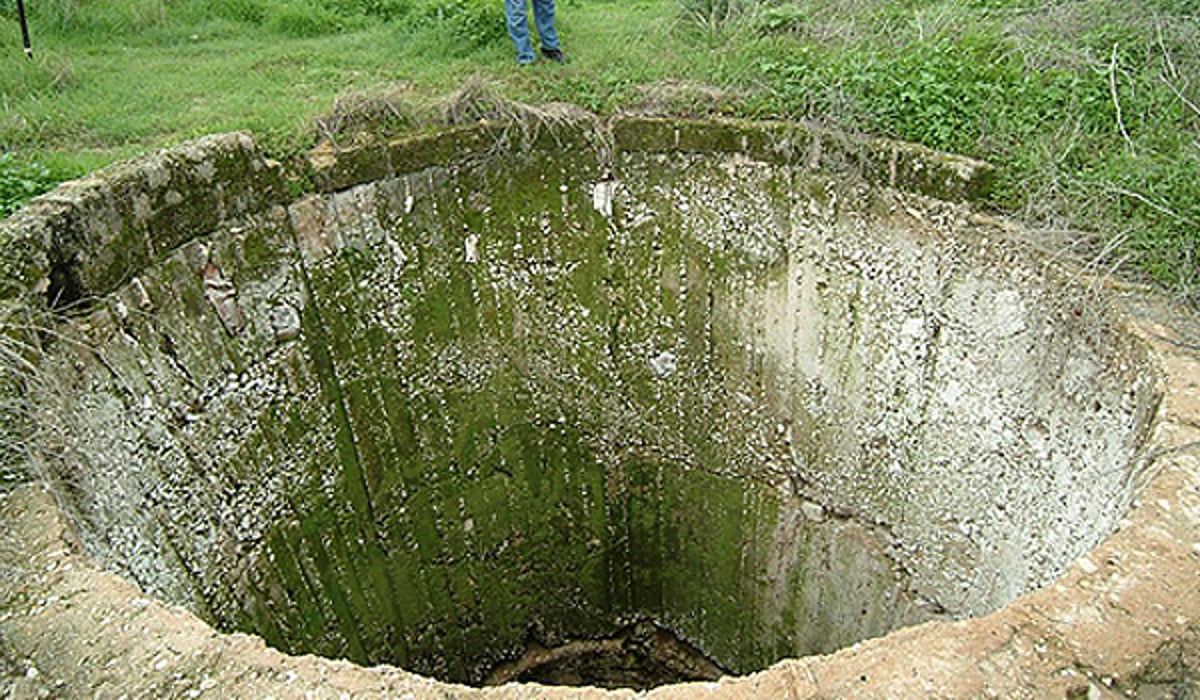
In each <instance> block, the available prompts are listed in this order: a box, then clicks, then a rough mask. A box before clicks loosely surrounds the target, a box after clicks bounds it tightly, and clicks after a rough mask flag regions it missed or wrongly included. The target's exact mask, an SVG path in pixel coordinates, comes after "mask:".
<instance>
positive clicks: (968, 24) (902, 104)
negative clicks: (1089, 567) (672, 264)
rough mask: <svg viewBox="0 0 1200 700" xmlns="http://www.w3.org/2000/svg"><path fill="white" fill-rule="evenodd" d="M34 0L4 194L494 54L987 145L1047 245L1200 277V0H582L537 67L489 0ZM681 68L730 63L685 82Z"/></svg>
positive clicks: (337, 116) (408, 115) (1146, 272)
mask: <svg viewBox="0 0 1200 700" xmlns="http://www.w3.org/2000/svg"><path fill="white" fill-rule="evenodd" d="M29 9H30V13H31V15H30V25H31V29H32V32H33V37H34V50H35V58H34V60H32V61H26V60H24V57H23V56H22V55H21V53H20V39H19V29H18V26H17V22H16V17H15V14H16V13H15V9H14V8H10V7H7V6H5V7H4V8H0V46H3V47H5V48H4V49H3V51H4V55H3V60H4V62H5V67H6V70H5V71H4V72H3V74H0V96H2V97H3V103H2V104H3V108H2V110H0V150H2V151H3V152H4V153H5V154H6V156H5V160H0V183H8V184H0V194H3V196H4V197H5V200H4V202H3V204H4V205H5V206H6V209H5V213H7V212H8V211H9V210H11V208H12V207H13V206H14V205H15V203H16V202H18V201H22V200H23V199H24V198H26V197H28V196H31V195H32V194H35V193H36V192H38V191H42V190H44V189H45V188H46V187H48V186H49V185H50V184H52V182H53V181H55V180H56V179H62V178H64V177H69V176H74V175H79V174H82V173H84V172H87V171H89V170H92V169H95V168H96V167H99V166H101V165H104V164H106V163H108V162H111V161H113V160H118V159H121V158H125V157H128V156H131V155H135V154H137V153H141V152H144V151H146V150H150V149H153V148H158V147H162V146H165V145H170V144H172V143H177V142H179V141H182V140H186V139H188V138H192V137H195V136H198V135H200V134H204V133H211V132H216V131H229V130H235V129H250V130H252V131H253V132H254V133H255V134H256V136H257V137H258V138H259V139H260V140H261V141H263V142H264V143H265V144H267V146H268V147H269V148H270V149H272V150H273V151H275V152H277V153H279V154H280V155H287V154H290V153H295V152H297V151H299V150H302V149H304V148H306V147H308V146H310V145H311V144H313V143H315V142H316V141H317V140H318V139H321V138H326V139H329V138H330V137H336V136H337V135H338V134H341V133H342V132H343V130H347V129H348V130H350V131H354V130H362V129H377V128H386V129H389V130H393V129H400V130H403V129H412V128H423V127H424V126H428V125H429V124H430V123H432V122H430V121H428V120H427V119H426V117H425V116H423V115H421V114H418V113H413V112H411V111H408V112H406V111H404V110H405V109H408V107H405V106H404V105H413V104H430V103H432V101H433V99H434V96H437V95H445V94H450V93H453V92H455V90H457V89H458V88H459V87H460V86H461V85H462V84H463V83H464V82H465V81H467V80H468V78H471V77H473V76H479V77H481V79H482V80H483V81H484V82H486V83H488V84H490V85H493V86H495V90H496V92H497V93H498V94H499V95H502V96H503V97H504V98H506V99H509V100H515V101H520V102H526V103H532V104H539V103H544V102H553V101H560V102H570V103H574V104H578V105H581V106H583V107H584V108H586V109H589V110H591V111H593V112H596V113H597V114H600V115H601V116H604V115H606V114H610V113H612V112H615V111H619V110H624V109H632V108H639V107H640V106H642V105H644V104H646V103H648V102H650V103H655V105H656V107H657V108H658V109H662V108H663V107H664V106H668V107H669V105H670V104H676V103H677V104H678V106H679V110H680V112H681V113H686V114H695V113H698V112H700V113H713V112H716V113H722V114H729V115H735V116H746V117H759V118H787V119H804V120H809V121H813V122H816V123H821V124H825V125H828V126H832V127H836V128H840V129H843V130H849V131H859V132H865V133H871V134H877V135H882V136H888V137H893V138H899V139H903V140H908V141H914V142H918V143H921V144H924V145H927V146H930V147H933V148H938V149H945V150H950V151H955V152H958V153H963V154H966V155H970V156H974V157H979V158H984V159H987V160H989V161H991V162H993V163H995V164H996V165H997V166H999V171H998V184H997V188H996V191H995V194H994V197H993V201H992V202H991V204H992V205H993V206H994V207H995V208H997V209H998V210H1000V211H1003V212H1005V213H1008V214H1010V215H1016V216H1019V217H1021V218H1023V219H1024V220H1025V221H1026V222H1027V223H1029V224H1031V225H1032V226H1034V227H1037V228H1039V229H1040V230H1041V231H1043V232H1044V235H1045V239H1046V245H1047V246H1048V247H1053V248H1062V249H1067V250H1069V251H1071V252H1072V253H1073V254H1075V255H1078V256H1080V257H1081V258H1083V259H1084V260H1085V261H1087V262H1089V263H1090V264H1092V265H1094V266H1095V268H1096V269H1097V270H1099V271H1101V272H1107V271H1110V270H1118V269H1120V270H1123V271H1125V272H1127V273H1136V274H1138V275H1143V276H1146V277H1149V278H1152V279H1153V280H1155V281H1157V282H1158V283H1159V284H1161V285H1163V286H1165V287H1166V288H1168V289H1170V290H1172V291H1173V292H1175V293H1176V294H1177V296H1179V297H1180V298H1183V299H1187V300H1189V301H1191V302H1193V303H1196V302H1197V301H1200V272H1198V270H1200V268H1198V267H1197V256H1198V254H1200V78H1197V77H1196V76H1200V6H1198V5H1197V4H1196V3H1195V2H1193V1H1192V0H1152V1H1149V2H1144V3H1136V4H1130V3H1122V2H1117V1H1116V0H1078V1H1077V2H1071V3H1059V4H1050V5H1047V4H1043V3H1033V2H1030V1H1029V0H922V1H913V0H832V1H824V0H823V1H821V2H818V1H817V0H632V1H630V2H614V1H613V0H560V2H559V8H558V15H559V21H558V29H559V33H560V35H561V36H562V40H563V46H564V48H565V49H566V51H567V53H568V55H569V56H570V57H571V63H570V64H568V65H566V66H558V65H551V64H548V63H545V62H543V63H539V64H537V65H535V66H533V67H532V69H531V70H524V71H520V70H517V68H516V66H515V65H514V63H515V62H514V61H513V56H512V53H513V52H512V48H511V46H510V44H509V41H508V38H507V36H506V34H505V31H504V24H503V12H502V8H501V5H500V3H498V2H491V1H490V0H348V1H346V2H336V3H335V2H331V1H330V0H178V1H177V2H171V3H167V2H166V1H165V0H135V1H134V2H116V0H92V1H89V2H86V3H85V2H82V0H62V1H61V2H56V3H44V4H43V3H39V4H34V5H32V6H31V7H30V8H29ZM680 85H689V86H707V87H705V88H703V89H693V90H690V91H685V92H687V93H688V94H689V95H690V97H688V98H686V99H684V98H680V97H678V95H680V94H682V93H681V91H680V90H678V89H677V86H680ZM656 86H668V87H671V88H672V89H669V90H666V89H657V88H656ZM401 93H402V94H401ZM666 94H675V95H676V99H674V100H664V99H661V97H662V95H666ZM656 95H657V96H658V97H655V96H656ZM368 122H371V123H374V126H368ZM47 172H49V173H53V175H51V176H49V177H46V176H45V175H44V174H45V173H47ZM14 180H15V181H17V182H18V183H19V184H18V186H17V187H13V186H12V185H11V183H12V182H13V181H14ZM5 188H7V189H5ZM13 192H16V194H15V195H14V194H13Z"/></svg>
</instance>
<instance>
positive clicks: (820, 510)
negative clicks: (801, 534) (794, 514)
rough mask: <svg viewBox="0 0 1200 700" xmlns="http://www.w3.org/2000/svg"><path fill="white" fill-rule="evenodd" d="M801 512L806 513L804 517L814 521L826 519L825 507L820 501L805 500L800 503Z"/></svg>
mask: <svg viewBox="0 0 1200 700" xmlns="http://www.w3.org/2000/svg"><path fill="white" fill-rule="evenodd" d="M800 512H801V513H803V514H804V517H806V518H808V519H809V520H811V521H813V522H814V523H819V522H823V521H824V520H825V508H824V507H823V506H822V505H821V504H820V503H813V502H812V501H804V502H803V503H801V504H800Z"/></svg>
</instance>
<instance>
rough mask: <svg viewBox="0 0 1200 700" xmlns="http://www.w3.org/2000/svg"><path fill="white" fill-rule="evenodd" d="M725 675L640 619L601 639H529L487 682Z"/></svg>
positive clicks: (644, 682) (643, 681) (615, 682)
mask: <svg viewBox="0 0 1200 700" xmlns="http://www.w3.org/2000/svg"><path fill="white" fill-rule="evenodd" d="M531 636H532V635H531ZM722 675H725V672H724V671H723V670H722V669H721V667H720V666H718V665H717V664H716V663H715V662H714V661H713V660H712V659H710V658H708V657H707V656H706V655H705V654H704V653H703V652H702V651H700V650H699V649H697V648H696V647H694V646H692V645H691V644H688V643H687V642H685V641H683V640H682V639H680V638H679V637H678V636H676V635H675V634H674V633H673V632H671V630H669V629H666V628H664V627H660V626H658V625H657V624H655V623H653V622H651V621H649V620H642V621H639V622H636V623H634V624H631V625H629V626H627V627H624V628H622V629H621V630H620V631H618V632H617V633H616V634H614V635H613V636H611V637H605V638H603V639H577V640H572V641H569V642H565V643H562V644H556V645H547V644H544V643H542V642H539V641H536V640H534V639H531V640H530V641H529V642H527V643H526V646H525V652H524V654H522V655H521V657H520V658H519V659H516V660H515V661H509V662H505V663H503V664H500V665H499V666H497V667H496V668H494V669H493V670H492V671H491V673H489V674H488V677H487V679H486V680H485V681H484V685H501V684H503V683H509V682H512V681H517V682H521V683H542V684H545V685H573V686H584V685H587V686H596V687H599V688H632V689H634V690H647V689H649V688H654V687H657V686H660V685H667V684H670V683H684V682H687V681H712V680H716V679H718V678H720V677H721V676H722Z"/></svg>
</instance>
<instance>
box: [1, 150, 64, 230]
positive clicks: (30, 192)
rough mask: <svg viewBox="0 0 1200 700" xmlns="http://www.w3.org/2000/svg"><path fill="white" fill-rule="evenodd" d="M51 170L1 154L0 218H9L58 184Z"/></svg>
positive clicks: (10, 155) (7, 154) (35, 163)
mask: <svg viewBox="0 0 1200 700" xmlns="http://www.w3.org/2000/svg"><path fill="white" fill-rule="evenodd" d="M58 181H59V178H55V177H54V176H53V175H52V174H51V172H50V169H49V168H47V167H46V166H44V165H42V164H40V163H37V162H30V163H18V162H17V161H16V160H15V159H14V158H13V156H12V154H9V153H0V216H8V215H9V214H12V213H13V212H14V211H16V210H17V209H19V208H20V207H21V205H23V204H25V202H27V201H29V200H30V199H32V198H33V197H35V196H37V195H39V194H41V193H43V192H48V191H50V190H51V189H53V188H54V186H55V185H56V184H58Z"/></svg>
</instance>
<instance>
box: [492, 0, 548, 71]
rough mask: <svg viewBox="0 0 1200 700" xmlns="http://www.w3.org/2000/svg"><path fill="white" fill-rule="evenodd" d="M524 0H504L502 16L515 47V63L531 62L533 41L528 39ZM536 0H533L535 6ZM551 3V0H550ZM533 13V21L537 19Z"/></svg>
mask: <svg viewBox="0 0 1200 700" xmlns="http://www.w3.org/2000/svg"><path fill="white" fill-rule="evenodd" d="M525 3H526V0H504V17H505V19H506V20H507V24H508V35H509V36H510V37H512V41H513V45H514V46H516V47H517V63H533V58H534V57H533V42H532V41H530V39H529V20H528V17H527V15H526V12H525ZM536 4H537V0H534V5H535V7H536ZM551 4H553V0H551ZM536 18H537V15H536V14H535V15H534V21H535V22H536V21H537V19H536Z"/></svg>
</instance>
